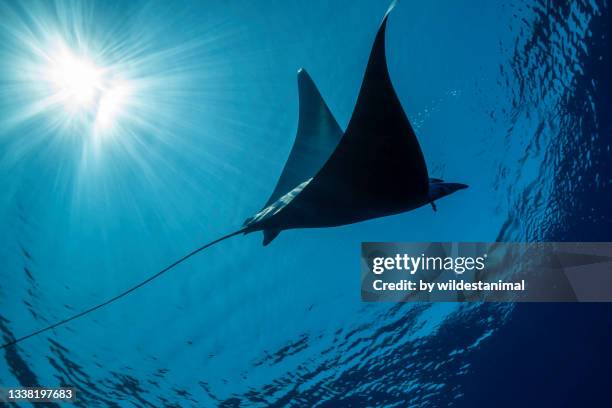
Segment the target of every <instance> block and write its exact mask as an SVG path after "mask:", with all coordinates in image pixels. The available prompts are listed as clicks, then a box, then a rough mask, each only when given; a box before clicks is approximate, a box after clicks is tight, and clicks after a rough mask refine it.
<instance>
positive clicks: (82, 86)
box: [43, 44, 131, 133]
mask: <svg viewBox="0 0 612 408" xmlns="http://www.w3.org/2000/svg"><path fill="white" fill-rule="evenodd" d="M58 49H59V50H60V51H59V52H55V53H51V54H50V55H49V57H48V58H47V62H46V65H47V66H46V67H45V68H44V69H43V76H44V78H43V80H44V81H45V82H47V84H48V92H49V93H50V95H49V99H50V100H52V101H53V103H54V104H56V105H58V107H62V108H63V110H65V111H66V113H67V114H68V117H72V118H74V117H77V116H78V117H80V118H84V120H85V121H86V123H88V124H89V125H90V126H91V129H92V130H93V131H95V132H98V133H99V132H100V131H108V130H110V129H111V128H112V127H113V126H114V125H115V124H116V121H117V120H118V118H119V117H120V116H122V113H123V112H122V111H123V110H124V109H125V108H126V101H127V98H128V96H129V95H130V94H131V87H130V86H129V84H128V83H127V82H126V81H125V80H121V81H120V80H119V79H117V78H118V77H119V74H120V73H118V72H114V70H113V69H110V68H108V67H100V66H97V65H96V64H94V63H93V62H92V60H90V59H89V58H87V57H84V56H80V55H77V54H76V53H73V52H71V51H70V50H69V49H68V47H66V46H65V45H63V44H62V46H60V47H58Z"/></svg>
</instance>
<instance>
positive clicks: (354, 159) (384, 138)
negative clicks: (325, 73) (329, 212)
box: [291, 7, 429, 217]
mask: <svg viewBox="0 0 612 408" xmlns="http://www.w3.org/2000/svg"><path fill="white" fill-rule="evenodd" d="M391 9H392V7H391V8H390V9H389V11H388V12H387V14H386V15H385V17H384V19H383V21H382V23H381V25H380V27H379V29H378V32H377V34H376V38H375V39H374V44H373V45H372V49H371V52H370V57H369V59H368V64H367V67H366V71H365V74H364V77H363V81H362V84H361V89H360V91H359V96H358V97H357V102H356V104H355V109H354V110H353V114H352V116H351V119H350V121H349V124H348V126H347V129H346V132H345V133H344V135H343V136H342V140H340V143H339V144H338V146H337V147H336V149H335V150H334V152H333V153H332V155H331V157H330V158H329V159H328V160H327V162H326V163H325V164H324V165H323V167H322V168H321V170H320V171H319V173H317V174H316V175H315V177H314V179H313V181H312V182H311V183H310V184H309V185H308V186H307V187H306V188H304V190H303V191H302V193H301V194H300V197H297V198H296V200H294V201H293V202H292V203H291V205H292V206H298V205H303V206H306V205H308V203H321V202H328V203H333V205H335V206H342V207H344V208H346V209H347V210H348V211H350V210H353V211H354V212H355V213H361V214H362V215H363V217H367V216H375V215H380V214H384V213H385V212H386V211H387V212H388V211H393V210H396V209H397V208H398V207H400V206H401V205H405V204H406V203H408V202H409V201H410V200H417V198H418V197H422V196H424V195H426V194H427V190H428V184H429V181H428V172H427V167H426V164H425V159H424V157H423V153H422V151H421V147H420V145H419V142H418V140H417V137H416V134H415V132H414V130H413V129H412V126H411V125H410V122H409V121H408V118H407V116H406V114H405V112H404V110H403V108H402V105H401V103H400V101H399V98H398V97H397V94H396V93H395V90H394V88H393V84H392V82H391V78H390V77H389V71H388V67H387V58H386V52H385V32H386V27H387V20H388V15H389V12H390V11H391ZM313 211H315V209H313ZM316 211H317V212H318V213H319V214H320V213H321V212H322V209H321V208H317V209H316Z"/></svg>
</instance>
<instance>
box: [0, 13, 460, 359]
mask: <svg viewBox="0 0 612 408" xmlns="http://www.w3.org/2000/svg"><path fill="white" fill-rule="evenodd" d="M392 9H393V5H391V7H390V8H389V10H388V11H387V13H386V14H385V16H384V18H383V20H382V23H381V25H380V27H379V29H378V32H377V34H376V38H375V39H374V44H373V46H372V51H371V53H370V58H369V60H368V65H367V68H366V71H365V75H364V77H363V81H362V84H361V89H360V91H359V96H358V97H357V102H356V105H355V109H354V111H353V114H352V116H351V119H350V121H349V124H348V126H347V129H346V131H345V132H344V133H343V132H342V130H341V128H340V126H339V125H338V123H337V122H336V120H335V119H334V117H333V115H332V113H331V111H330V110H329V108H328V107H327V104H326V103H325V101H323V98H322V97H321V94H320V93H319V91H318V89H317V87H316V86H315V84H314V82H313V81H312V79H311V78H310V76H309V75H308V73H306V71H305V70H303V69H300V70H299V71H298V90H299V119H298V128H297V134H296V137H295V142H294V144H293V148H292V149H291V152H290V154H289V158H288V159H287V162H286V164H285V167H284V169H283V171H282V173H281V175H280V178H279V180H278V182H277V184H276V187H275V188H274V191H273V193H272V195H271V196H270V198H269V199H268V201H267V202H266V204H265V205H264V208H263V209H262V210H261V211H259V212H258V213H257V214H255V215H254V216H253V217H250V218H248V219H247V220H246V221H245V223H244V225H243V226H242V228H241V229H239V230H238V231H235V232H233V233H231V234H228V235H225V236H222V237H221V238H218V239H216V240H215V241H212V242H209V243H207V244H206V245H203V246H201V247H199V248H197V249H195V250H193V251H192V252H190V253H188V254H187V255H185V256H183V257H182V258H180V259H178V260H176V261H175V262H173V263H172V264H170V265H168V266H167V267H165V268H164V269H162V270H161V271H159V272H157V273H155V274H154V275H152V276H150V277H149V278H147V279H145V280H144V281H142V282H140V283H139V284H137V285H135V286H133V287H131V288H129V289H127V290H125V291H123V292H121V293H119V294H118V295H116V296H114V297H112V298H111V299H108V300H106V301H105V302H103V303H100V304H98V305H96V306H93V307H91V308H89V309H87V310H84V311H82V312H80V313H77V314H75V315H73V316H70V317H68V318H66V319H64V320H61V321H59V322H57V323H54V324H52V325H50V326H47V327H45V328H43V329H40V330H38V331H36V332H33V333H30V334H28V335H26V336H23V337H20V338H15V339H12V340H11V341H10V342H8V343H6V344H4V345H2V346H0V349H2V348H6V347H9V346H11V345H14V344H16V343H19V342H21V341H23V340H25V339H28V338H30V337H33V336H36V335H38V334H41V333H43V332H46V331H48V330H51V329H53V328H56V327H58V326H61V325H64V324H66V323H68V322H70V321H72V320H75V319H77V318H79V317H82V316H84V315H86V314H89V313H91V312H93V311H95V310H97V309H100V308H102V307H104V306H106V305H108V304H110V303H113V302H114V301H116V300H118V299H120V298H122V297H124V296H126V295H128V294H129V293H131V292H133V291H135V290H136V289H138V288H140V287H142V286H144V285H146V284H147V283H149V282H151V281H152V280H154V279H156V278H158V277H159V276H161V275H162V274H164V273H166V272H168V271H169V270H170V269H172V268H174V267H175V266H177V265H178V264H180V263H182V262H183V261H185V260H187V259H188V258H191V257H192V256H193V255H195V254H197V253H198V252H200V251H202V250H204V249H206V248H208V247H210V246H212V245H214V244H216V243H218V242H221V241H223V240H225V239H227V238H230V237H233V236H235V235H238V234H248V233H251V232H255V231H263V235H264V240H263V245H268V244H269V243H270V242H271V241H272V240H273V239H274V238H276V237H277V236H278V234H279V233H280V232H281V231H283V230H287V229H292V228H324V227H335V226H339V225H346V224H351V223H355V222H359V221H364V220H368V219H372V218H378V217H384V216H388V215H393V214H398V213H402V212H405V211H410V210H413V209H415V208H418V207H421V206H424V205H427V204H431V205H432V207H433V209H434V210H436V207H435V204H434V202H435V200H437V199H440V198H442V197H444V196H447V195H449V194H452V193H453V192H455V191H457V190H460V189H464V188H467V185H465V184H460V183H445V182H443V181H442V180H440V179H435V178H429V176H428V173H427V166H426V164H425V159H424V158H423V153H422V151H421V147H420V146H419V142H418V140H417V138H416V135H415V133H414V130H413V129H412V126H411V125H410V122H409V121H408V118H407V117H406V114H405V113H404V110H403V109H402V106H401V104H400V101H399V99H398V97H397V95H396V93H395V90H394V89H393V85H392V83H391V79H390V78H389V71H388V69H387V60H386V55H385V31H386V26H387V19H388V17H389V13H390V12H391V10H392Z"/></svg>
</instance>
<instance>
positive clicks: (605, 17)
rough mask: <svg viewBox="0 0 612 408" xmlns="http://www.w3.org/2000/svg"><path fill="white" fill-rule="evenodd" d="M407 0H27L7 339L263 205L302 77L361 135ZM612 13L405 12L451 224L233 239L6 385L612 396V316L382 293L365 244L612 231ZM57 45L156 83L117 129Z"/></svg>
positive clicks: (462, 6) (572, 400)
mask: <svg viewBox="0 0 612 408" xmlns="http://www.w3.org/2000/svg"><path fill="white" fill-rule="evenodd" d="M387 7H388V4H386V3H385V2H379V1H360V2H348V1H339V2H333V3H332V2H326V1H310V2H295V1H289V2H256V3H248V2H239V1H225V2H210V3H208V2H206V3H204V2H201V3H200V2H197V3H196V2H194V3H190V2H182V1H175V2H130V3H129V4H128V3H127V2H122V1H116V2H28V3H17V2H3V3H1V4H0V16H1V19H0V72H1V73H2V74H1V76H0V112H1V113H0V115H1V116H0V148H1V150H0V180H2V190H1V192H0V216H1V217H2V224H1V225H2V228H0V236H1V239H2V241H1V242H2V246H1V247H0V251H1V252H0V259H1V260H2V261H1V264H0V265H2V267H1V268H0V276H1V279H0V331H1V333H2V336H1V337H2V339H3V343H4V342H6V341H10V340H11V339H12V338H14V337H19V336H21V335H24V334H27V333H29V332H31V331H34V330H36V329H38V328H41V327H43V326H46V325H48V324H50V323H53V322H55V321H57V320H59V319H62V318H64V317H66V316H67V315H70V314H72V313H74V312H76V311H79V310H82V309H85V308H87V307H89V306H91V305H93V304H96V303H98V302H100V301H103V300H105V299H107V298H109V297H111V296H113V295H114V294H116V293H117V292H119V291H121V290H122V289H124V288H126V287H129V286H131V285H133V284H135V283H137V282H139V281H140V280H142V279H144V278H145V277H147V276H149V275H150V274H151V273H153V272H154V271H157V270H159V269H160V267H162V266H164V265H166V264H168V263H170V262H172V261H173V260H174V259H176V258H178V257H180V256H182V255H183V254H184V253H186V252H188V251H190V250H192V249H193V248H195V247H197V246H199V245H200V244H201V243H204V242H207V241H210V240H213V239H215V238H217V237H218V236H220V235H222V234H226V233H228V232H231V231H233V230H235V229H236V228H237V227H239V226H240V225H241V224H242V222H243V220H244V219H245V218H246V217H248V216H250V215H252V214H253V213H255V212H256V211H258V210H259V209H260V207H261V205H262V204H263V203H264V202H265V201H266V200H267V198H268V195H269V194H270V192H271V191H272V189H273V188H274V184H275V183H276V179H277V177H278V175H279V174H280V171H281V169H282V167H283V165H284V160H285V158H286V157H287V154H288V152H289V149H290V148H291V143H292V141H293V136H294V134H295V130H296V124H297V109H298V106H297V87H296V72H297V69H298V68H300V67H304V68H305V69H307V70H308V72H309V73H310V75H311V76H312V78H313V79H314V81H315V82H316V84H317V85H318V87H319V89H320V91H321V94H322V95H323V97H324V98H325V100H326V101H327V103H328V105H329V107H330V108H331V110H332V112H333V113H334V115H335V117H336V118H337V120H338V122H339V123H340V125H341V126H342V127H343V128H344V127H345V126H346V124H347V122H348V120H349V117H350V114H351V112H352V109H353V106H354V102H355V99H356V96H357V92H358V90H359V85H360V83H361V79H362V75H363V70H364V68H365V64H366V61H367V58H368V54H369V51H370V47H371V43H372V40H373V37H374V34H375V32H376V30H377V28H378V24H379V23H380V20H381V18H382V16H383V14H384V13H385V11H386V9H387ZM610 20H611V19H610V10H609V5H608V3H607V2H605V1H574V2H567V3H562V4H556V3H555V4H552V3H551V2H547V1H518V0H512V1H507V2H504V3H498V2H476V1H454V2H451V1H432V2H423V3H422V4H418V3H414V2H406V1H400V2H399V4H398V5H397V6H396V8H395V10H394V11H393V13H392V15H391V17H390V20H389V26H388V32H387V55H388V64H389V69H390V74H391V78H392V81H393V84H394V86H395V89H396V91H397V94H398V96H399V98H400V100H401V102H402V104H403V106H404V109H405V110H406V113H407V115H408V117H409V118H410V120H411V121H412V123H413V125H414V127H415V130H416V132H417V135H418V137H419V140H420V142H421V145H422V148H423V152H424V154H425V158H426V161H427V163H428V167H429V172H430V175H431V176H432V177H440V178H444V179H446V180H449V181H457V182H463V183H466V184H469V185H470V188H469V189H468V190H465V191H462V192H459V193H457V194H454V195H452V196H450V197H448V198H445V199H444V200H441V201H440V202H439V203H438V212H435V213H434V212H433V211H432V210H431V208H428V207H427V208H421V209H418V210H416V211H414V212H410V213H406V214H402V215H398V216H393V217H387V218H383V219H377V220H372V221H368V222H365V223H360V224H354V225H350V226H345V227H341V228H332V229H323V230H294V231H286V232H283V233H282V234H281V235H280V236H279V238H277V239H276V240H275V241H274V242H273V243H272V244H271V245H269V246H267V247H265V248H264V247H262V246H261V236H260V235H258V234H252V235H247V236H244V237H242V236H241V237H236V238H233V239H232V240H229V241H225V242H223V243H221V244H219V245H217V246H215V247H213V248H211V249H209V250H207V251H206V252H204V253H202V254H200V255H198V256H197V257H195V258H194V259H192V260H190V261H189V262H188V263H185V264H183V265H181V266H180V267H178V268H177V269H176V270H174V271H172V272H171V273H169V274H168V275H166V276H164V277H163V278H161V279H160V280H157V281H155V282H153V283H152V284H151V285H149V286H147V287H145V288H143V289H141V290H140V291H138V292H136V293H134V294H133V295H131V296H130V297H128V298H125V299H122V300H121V301H119V302H117V303H116V304H113V305H111V306H110V307H107V308H104V309H102V310H99V311H97V312H96V313H95V314H92V315H91V316H89V317H86V318H83V319H80V320H77V321H74V322H72V323H70V324H69V325H67V326H64V327H61V328H58V329H55V330H54V331H52V332H48V333H45V334H43V335H41V336H38V337H35V338H32V339H29V340H27V341H25V342H23V343H20V344H19V345H18V346H17V347H11V348H8V349H6V350H2V358H1V359H0V384H2V385H7V386H12V385H20V384H21V385H45V386H49V385H62V384H64V385H72V386H75V387H77V388H78V390H79V391H78V392H79V396H78V398H79V399H78V402H77V405H78V406H86V407H91V406H138V407H140V406H154V407H157V406H197V407H199V406H204V407H207V406H227V407H231V406H402V407H403V406H415V407H429V406H465V407H473V406H478V404H483V405H485V406H521V405H527V404H529V405H532V406H605V405H606V403H605V402H604V399H605V398H608V399H609V398H610V397H609V395H607V393H606V389H607V388H606V387H607V386H606V383H607V382H606V379H609V374H607V373H608V371H609V367H610V364H611V363H612V353H610V352H609V350H608V348H609V344H610V340H612V338H611V337H612V336H611V334H610V333H612V331H611V330H610V327H611V324H612V313H611V312H612V310H611V309H610V307H609V306H607V305H605V304H592V305H576V304H568V305H559V304H549V305H542V304H522V305H511V304H471V305H459V304H446V303H440V304H364V303H362V302H361V301H360V288H359V251H360V243H361V242H362V241H494V240H503V241H609V240H611V237H610V231H612V229H611V228H610V226H612V211H611V210H610V208H609V207H610V206H609V203H610V199H611V198H612V189H611V188H610V184H611V183H612V169H611V166H612V165H611V164H610V160H609V159H610V143H611V140H610V134H611V131H612V128H611V127H612V124H611V121H612V112H611V110H610V107H611V106H612V104H611V101H610V97H611V95H612V83H611V80H610V78H609V74H608V72H609V71H610V69H609V62H608V61H609V59H610V56H612V50H611V45H610V40H609V35H610ZM58 38H59V40H58ZM57 41H63V42H64V43H66V44H69V45H70V47H71V49H75V50H78V53H79V54H82V53H85V54H88V56H89V57H90V58H92V59H93V60H94V62H95V64H96V65H100V66H110V67H112V69H111V70H109V72H111V73H110V74H107V73H105V74H104V75H105V77H108V76H109V75H111V76H112V78H111V79H110V80H109V81H116V80H118V79H117V78H118V77H119V76H121V75H123V77H122V79H125V81H126V83H129V84H133V85H131V88H130V92H131V94H130V95H131V96H130V97H129V98H127V102H126V103H125V105H124V106H123V107H122V108H121V109H122V111H121V112H120V114H117V117H116V124H115V123H114V124H113V126H112V127H111V128H110V130H99V129H98V128H97V127H96V126H97V119H96V120H94V119H92V117H91V115H92V114H90V113H86V114H82V113H74V112H71V113H70V114H67V113H66V109H65V107H63V106H56V105H57V104H56V101H55V100H54V99H53V98H52V97H51V98H49V97H48V96H47V94H46V93H45V92H47V88H45V86H42V85H39V84H38V82H40V76H41V75H42V76H44V75H45V72H47V71H46V70H45V68H42V69H39V68H38V65H40V64H42V66H43V67H44V66H45V64H46V62H48V60H49V58H51V59H52V57H53V55H52V54H49V53H48V52H47V51H46V50H47V49H53V46H54V44H55V43H56V42H57ZM115 72H116V73H115ZM52 96H53V95H52ZM402 187H403V186H401V185H398V188H402ZM608 402H609V401H608Z"/></svg>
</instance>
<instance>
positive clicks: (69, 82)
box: [47, 50, 103, 110]
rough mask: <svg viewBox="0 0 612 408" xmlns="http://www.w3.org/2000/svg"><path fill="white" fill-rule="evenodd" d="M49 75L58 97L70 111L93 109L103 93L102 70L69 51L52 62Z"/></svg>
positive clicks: (62, 53)
mask: <svg viewBox="0 0 612 408" xmlns="http://www.w3.org/2000/svg"><path fill="white" fill-rule="evenodd" d="M47 75H48V78H47V79H48V80H49V82H51V84H52V86H53V88H54V91H55V93H56V95H57V97H58V98H59V100H61V101H62V102H63V103H65V104H66V106H67V107H68V108H69V109H70V110H74V109H78V108H91V107H93V105H95V102H96V99H98V98H99V96H100V95H99V94H100V92H101V91H103V89H102V88H103V87H102V85H103V83H102V81H103V75H102V70H101V69H99V68H97V67H96V66H95V65H93V64H92V63H91V62H90V61H88V60H87V59H85V58H79V57H76V56H74V55H72V54H71V53H70V52H69V51H67V50H64V51H62V52H61V53H60V54H59V55H58V56H57V58H55V59H53V60H52V61H51V63H50V65H49V67H48V72H47Z"/></svg>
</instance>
